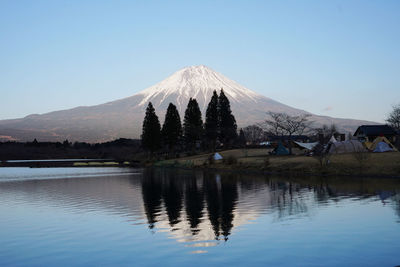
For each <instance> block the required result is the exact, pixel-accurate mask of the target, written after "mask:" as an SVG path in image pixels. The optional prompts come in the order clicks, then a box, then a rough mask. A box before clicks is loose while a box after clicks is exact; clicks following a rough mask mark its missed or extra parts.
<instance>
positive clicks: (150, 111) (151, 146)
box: [141, 102, 161, 154]
mask: <svg viewBox="0 0 400 267" xmlns="http://www.w3.org/2000/svg"><path fill="white" fill-rule="evenodd" d="M160 128H161V126H160V122H159V120H158V117H157V115H156V112H155V110H154V108H153V105H152V104H151V102H149V105H148V106H147V109H146V115H145V117H144V120H143V128H142V136H141V137H142V146H143V148H144V149H146V150H149V151H150V152H151V153H152V154H153V152H154V151H157V150H158V149H159V148H160V143H161V134H160V132H161V130H160Z"/></svg>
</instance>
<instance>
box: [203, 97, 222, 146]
mask: <svg viewBox="0 0 400 267" xmlns="http://www.w3.org/2000/svg"><path fill="white" fill-rule="evenodd" d="M218 126H219V125H218V94H217V92H216V91H215V90H214V92H213V95H212V97H211V100H210V103H208V106H207V111H206V121H205V123H204V131H205V137H206V141H207V143H208V144H209V148H210V150H212V151H215V145H216V142H217V138H218V129H219V127H218Z"/></svg>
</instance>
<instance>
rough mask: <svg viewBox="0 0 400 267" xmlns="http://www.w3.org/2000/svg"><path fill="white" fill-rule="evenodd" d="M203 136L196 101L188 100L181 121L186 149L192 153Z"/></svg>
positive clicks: (201, 121)
mask: <svg viewBox="0 0 400 267" xmlns="http://www.w3.org/2000/svg"><path fill="white" fill-rule="evenodd" d="M202 135H203V120H202V119H201V111H200V108H199V104H198V103H197V101H196V99H194V98H190V99H189V103H188V105H187V108H186V111H185V118H184V121H183V138H184V141H185V145H186V148H187V149H188V150H192V151H194V150H195V149H196V144H197V143H198V142H199V141H201V138H202Z"/></svg>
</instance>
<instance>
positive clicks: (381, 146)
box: [373, 141, 393, 152]
mask: <svg viewBox="0 0 400 267" xmlns="http://www.w3.org/2000/svg"><path fill="white" fill-rule="evenodd" d="M387 151H393V149H392V148H391V147H390V146H389V145H388V144H386V143H385V142H383V141H381V142H379V143H378V144H377V145H376V147H375V149H374V151H373V152H387Z"/></svg>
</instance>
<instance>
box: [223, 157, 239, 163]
mask: <svg viewBox="0 0 400 267" xmlns="http://www.w3.org/2000/svg"><path fill="white" fill-rule="evenodd" d="M237 161H238V160H237V158H235V157H234V156H228V157H227V158H225V159H224V163H226V164H228V165H233V164H236V163H237Z"/></svg>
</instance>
